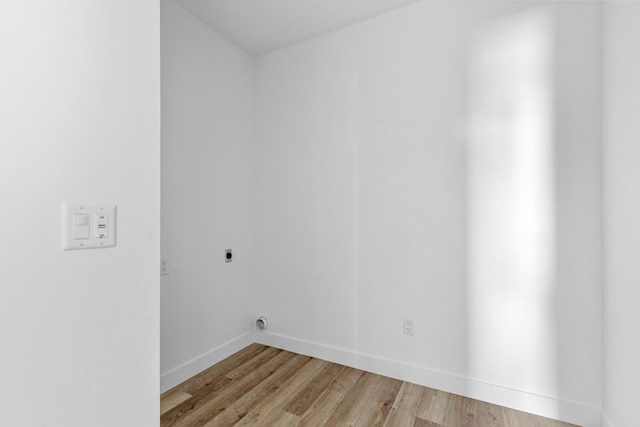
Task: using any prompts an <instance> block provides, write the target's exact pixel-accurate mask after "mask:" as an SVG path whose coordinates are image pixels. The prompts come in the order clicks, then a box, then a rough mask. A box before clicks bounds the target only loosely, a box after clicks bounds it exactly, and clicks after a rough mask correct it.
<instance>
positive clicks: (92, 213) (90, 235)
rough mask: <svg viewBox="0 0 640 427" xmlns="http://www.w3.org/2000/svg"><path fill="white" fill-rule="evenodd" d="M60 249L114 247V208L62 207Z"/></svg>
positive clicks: (75, 204)
mask: <svg viewBox="0 0 640 427" xmlns="http://www.w3.org/2000/svg"><path fill="white" fill-rule="evenodd" d="M62 210H63V212H62V218H63V223H62V227H63V231H62V249H64V250H71V249H89V248H106V247H110V246H115V245H116V206H115V205H93V204H87V203H65V204H63V206H62Z"/></svg>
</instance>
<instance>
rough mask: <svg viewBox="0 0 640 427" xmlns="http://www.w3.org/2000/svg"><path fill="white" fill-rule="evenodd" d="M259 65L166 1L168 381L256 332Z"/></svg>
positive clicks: (164, 342)
mask: <svg viewBox="0 0 640 427" xmlns="http://www.w3.org/2000/svg"><path fill="white" fill-rule="evenodd" d="M251 73H252V68H251V58H250V57H249V56H248V55H247V54H246V53H244V52H243V51H241V50H240V49H239V48H237V47H236V46H234V45H232V44H231V43H230V42H228V41H227V40H225V39H224V38H222V37H221V36H220V35H218V34H217V33H215V32H214V31H213V30H211V29H210V28H209V27H207V26H205V25H204V24H203V23H202V22H201V21H199V20H198V19H197V18H195V17H194V16H193V15H192V14H190V13H189V12H187V11H186V10H185V9H183V8H182V7H181V6H179V5H177V4H176V3H175V2H173V1H171V0H166V1H163V2H162V255H163V257H167V258H168V261H169V272H170V274H169V275H167V276H163V277H162V312H161V319H162V327H161V334H162V336H161V348H162V350H161V354H162V357H161V373H162V376H163V377H162V389H163V390H164V389H166V388H168V387H171V386H173V385H175V384H177V383H179V382H181V381H183V380H185V379H187V378H189V377H190V376H192V375H194V374H195V373H197V372H198V371H199V370H201V369H204V368H206V367H208V366H210V365H211V364H213V363H215V362H217V361H218V360H220V359H221V358H223V357H225V356H227V355H228V353H229V352H233V351H234V350H237V349H239V348H241V347H242V346H243V345H246V344H248V343H249V342H250V341H251V336H250V334H249V332H250V330H251V315H250V311H249V307H248V305H247V300H248V299H249V298H250V296H251V294H250V290H249V286H250V284H251V281H250V274H251V266H252V236H253V234H252V222H251V217H252V212H251V209H252V201H251V191H250V186H251V183H252V171H251V167H250V163H251V157H250V156H251V152H250V143H251V132H252V121H251V120H252V117H251V112H252V74H251ZM227 248H231V249H232V250H233V254H234V258H233V261H232V262H231V263H229V264H225V262H224V255H225V252H224V251H225V249H227ZM229 341H231V343H229ZM185 364H186V366H183V365H185Z"/></svg>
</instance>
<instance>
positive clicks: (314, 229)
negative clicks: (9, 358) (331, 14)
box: [253, 2, 602, 419]
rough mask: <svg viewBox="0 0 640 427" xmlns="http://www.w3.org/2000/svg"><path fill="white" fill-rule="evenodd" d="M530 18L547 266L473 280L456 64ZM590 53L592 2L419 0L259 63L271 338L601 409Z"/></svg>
mask: <svg viewBox="0 0 640 427" xmlns="http://www.w3.org/2000/svg"><path fill="white" fill-rule="evenodd" d="M540 14H543V15H546V18H545V19H546V20H547V21H548V22H547V24H545V25H547V27H546V28H548V30H547V31H548V34H546V35H545V37H548V38H549V40H550V43H551V48H550V49H551V50H550V51H549V52H548V58H547V59H548V62H549V63H550V67H551V68H550V82H549V88H550V93H551V96H550V98H549V100H548V101H549V106H550V107H549V111H548V117H546V120H547V124H548V126H549V128H548V130H549V137H550V138H551V140H552V142H553V144H552V152H551V153H548V154H549V156H550V158H549V162H548V163H547V164H548V165H551V167H552V170H550V171H548V179H547V181H548V182H550V183H551V187H550V191H551V193H550V197H549V198H548V201H549V203H550V205H549V206H550V208H549V209H550V210H549V211H548V212H547V214H548V217H549V218H551V221H552V223H551V226H552V228H551V231H552V241H551V242H550V246H549V248H550V254H549V256H548V257H546V258H547V259H548V260H549V263H548V264H547V265H545V266H544V268H547V269H548V274H546V275H545V276H544V282H540V283H537V282H536V283H528V282H526V283H525V282H517V281H516V282H510V281H508V280H504V278H503V276H499V275H498V276H496V281H495V283H493V284H491V285H490V286H487V287H486V288H484V289H483V288H480V289H474V290H473V292H472V290H471V289H470V283H472V282H473V279H474V277H472V274H474V273H473V272H472V271H471V270H470V268H469V262H470V257H471V256H472V254H470V253H469V250H470V249H469V248H470V245H469V240H470V238H471V237H470V234H471V231H470V230H471V227H472V225H470V224H472V223H473V220H474V219H477V218H476V217H474V215H476V214H474V211H473V209H471V202H470V199H469V197H470V196H469V191H470V184H469V182H468V179H469V163H470V162H471V161H472V159H471V154H470V153H471V152H470V147H469V145H468V143H469V139H470V136H469V124H470V122H472V121H473V117H472V114H471V113H473V110H472V108H471V107H470V103H471V102H472V101H471V99H470V98H471V96H472V95H471V94H472V88H471V86H472V85H473V81H474V76H473V75H470V73H469V71H468V70H470V69H473V67H470V64H471V63H472V62H473V58H474V55H477V54H478V52H474V49H476V48H477V45H476V44H475V42H476V41H477V40H478V37H480V36H481V35H482V34H485V33H486V32H487V31H489V32H490V31H502V29H503V28H508V27H509V25H511V24H509V22H511V21H512V20H516V21H517V20H518V19H525V20H527V19H530V18H529V16H530V15H531V16H533V17H535V18H533V19H538V18H537V17H538V16H539V15H540ZM575 16H580V17H581V19H579V20H577V19H575ZM516 52H517V50H516ZM599 53H600V52H599V7H598V5H597V4H592V3H582V2H581V3H573V2H571V3H569V2H566V3H562V2H558V3H545V4H541V3H538V2H531V3H522V2H518V3H517V4H516V3H507V2H505V3H501V4H498V3H489V2H480V4H476V5H474V6H471V5H463V6H462V5H460V4H459V3H458V2H421V3H419V4H416V5H414V6H409V7H407V8H405V9H402V10H399V11H396V12H392V13H390V14H387V15H384V16H381V17H378V18H375V19H372V20H369V21H367V22H365V23H362V24H357V25H355V26H351V27H349V28H346V29H344V30H340V31H336V32H333V33H331V34H328V35H326V36H322V37H319V38H315V39H312V40H308V41H306V42H303V43H300V44H298V45H295V46H292V47H289V48H284V49H280V50H278V51H276V52H273V53H270V54H266V55H263V56H260V57H258V58H256V60H255V64H256V82H255V85H256V101H255V102H256V110H255V115H254V117H255V123H256V124H255V140H256V147H255V179H254V182H255V190H254V195H255V227H256V240H255V244H256V249H255V250H256V258H255V259H256V272H255V297H254V299H253V304H254V311H255V312H256V313H259V314H265V315H267V316H269V320H270V327H269V329H270V331H269V332H268V333H271V334H274V336H275V335H279V336H284V337H289V338H292V339H294V340H296V341H297V342H300V343H304V342H307V343H313V344H319V345H321V346H324V347H325V348H339V349H344V350H345V351H347V352H348V353H349V354H356V355H357V354H362V355H367V356H374V357H377V358H379V359H381V360H386V361H394V362H398V363H402V364H406V365H407V366H414V367H415V366H417V367H423V368H427V369H431V370H433V371H438V372H445V373H447V374H450V375H451V378H454V377H462V378H470V379H473V380H477V381H480V382H481V383H485V384H494V385H498V386H501V387H504V388H505V389H515V390H519V391H522V392H525V394H526V393H529V394H530V396H535V395H542V396H548V397H550V398H552V399H551V400H550V402H551V403H550V404H549V405H547V406H546V407H545V408H543V409H540V408H534V407H533V406H532V404H531V403H530V402H528V401H527V398H526V397H525V398H524V399H522V401H519V402H517V403H518V405H520V407H521V408H525V409H527V408H528V409H530V410H532V411H534V412H535V411H542V412H544V413H546V414H550V415H552V416H556V417H560V418H565V419H567V418H571V417H573V416H574V414H565V413H562V411H563V410H564V409H563V406H562V405H561V401H571V402H578V403H579V404H582V405H584V408H585V411H590V412H589V413H590V414H593V413H596V412H597V410H596V409H595V408H598V407H599V406H600V403H601V386H600V383H601V370H602V365H601V364H602V360H601V359H602V357H601V353H602V350H601V349H602V324H601V323H602V320H601V312H602V307H601V300H600V298H601V292H602V288H601V247H600V246H601V236H600V234H601V233H600V220H601V218H600V182H599V179H600V157H599V152H600V147H599V111H600V110H599V60H600V57H599ZM480 55H481V56H482V52H480ZM516 59H517V58H516ZM499 64H502V65H500V66H502V67H507V68H508V67H509V66H510V64H509V63H508V62H507V63H500V62H499ZM498 101H500V100H498ZM505 105H507V106H508V104H505ZM498 107H499V105H498ZM503 111H504V115H505V117H507V122H508V120H510V119H509V118H510V117H511V116H510V114H511V113H510V111H511V110H508V109H507V110H503ZM507 124H508V125H509V126H511V125H519V123H517V122H513V121H512V122H508V123H507ZM545 200H547V199H545ZM535 220H536V216H535V214H534V217H533V220H532V221H533V222H530V223H526V222H525V224H524V226H525V227H527V226H529V225H530V224H534V223H535ZM528 224H529V225H528ZM490 231H491V230H489V236H491V233H490ZM496 231H497V230H496ZM511 243H514V242H513V241H512V242H511ZM515 245H516V246H515V247H513V249H514V250H516V251H517V250H518V247H519V243H518V241H515ZM499 261H500V260H495V259H494V264H495V267H496V268H498V270H497V272H498V273H500V271H499V269H500V268H501V264H500V262H499ZM514 265H515V264H514V263H513V262H512V261H511V260H509V259H505V260H504V268H505V269H509V268H513V267H514ZM534 268H535V266H534ZM504 277H511V276H508V275H506V276H504ZM516 277H517V276H516ZM540 280H542V279H540ZM530 286H534V288H530ZM535 286H545V287H546V289H548V291H546V292H538V289H537V288H535ZM533 298H536V299H535V300H533ZM529 300H531V301H532V302H531V304H528V303H527V301H529ZM512 301H515V303H516V305H513V304H512V303H511V302H512ZM533 301H535V302H533ZM473 307H476V308H477V307H480V309H479V310H475V311H474V312H475V313H480V315H479V316H480V317H474V318H472V317H471V314H470V313H472V308H473ZM514 307H525V308H526V310H519V309H516V310H514ZM403 316H410V317H412V318H414V320H415V335H414V336H412V337H410V336H406V335H403V334H402V318H403ZM489 316H491V317H490V318H489ZM470 322H485V323H487V324H489V325H492V324H493V325H499V324H502V325H503V326H502V327H501V329H488V330H479V329H478V328H477V324H476V323H470ZM509 326H511V329H509ZM505 331H506V332H505ZM472 335H473V336H472ZM538 342H540V343H542V345H540V346H535V345H532V343H538ZM472 345H474V346H476V348H481V347H478V346H484V347H483V348H482V349H483V352H482V354H481V355H480V354H478V352H477V351H474V349H473V348H472ZM301 347H302V348H304V345H303V346H301ZM487 347H488V348H487ZM532 351H534V352H537V353H534V354H532V353H531V352H532ZM505 355H508V356H507V357H505ZM356 357H357V356H356ZM478 362H480V363H478ZM509 373H516V375H510V374H509ZM469 392H470V393H472V390H470V391H469ZM480 397H483V396H480ZM492 397H493V396H486V395H485V396H484V398H485V399H487V400H491V398H492ZM531 400H532V401H533V400H535V399H531ZM587 418H588V417H587ZM574 419H575V418H574ZM589 419H592V418H589Z"/></svg>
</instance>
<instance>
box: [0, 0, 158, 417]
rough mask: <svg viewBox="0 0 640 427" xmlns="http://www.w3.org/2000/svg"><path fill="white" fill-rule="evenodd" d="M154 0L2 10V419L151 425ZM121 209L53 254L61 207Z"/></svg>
mask: <svg viewBox="0 0 640 427" xmlns="http://www.w3.org/2000/svg"><path fill="white" fill-rule="evenodd" d="M159 14H160V11H159V5H158V4H157V3H154V2H133V3H132V2H129V1H126V0H114V1H103V2H82V1H71V0H61V1H56V2H49V1H38V0H36V1H30V2H24V1H19V0H15V1H14V0H8V1H2V2H0V117H1V119H0V121H1V124H0V205H1V206H2V208H1V214H0V218H1V219H2V221H1V222H0V242H1V243H0V264H1V266H0V336H1V337H2V345H1V347H2V349H1V350H0V377H2V381H0V401H2V404H0V418H1V419H2V424H3V425H8V426H9V425H10V426H16V427H22V426H24V427H33V426H48V427H69V426H71V427H81V426H105V427H106V426H125V425H136V426H151V425H156V423H157V419H158V411H159V403H158V391H159V379H158V372H159V290H160V288H159V282H160V281H159V278H158V259H159V256H160V57H159V54H160V36H159V32H160V28H159V16H160V15H159ZM65 201H76V202H78V201H79V202H92V203H114V204H116V205H117V206H118V218H117V227H118V229H117V246H116V247H114V248H108V249H91V250H80V251H67V252H63V251H62V249H61V248H62V246H61V244H62V218H61V213H62V203H63V202H65Z"/></svg>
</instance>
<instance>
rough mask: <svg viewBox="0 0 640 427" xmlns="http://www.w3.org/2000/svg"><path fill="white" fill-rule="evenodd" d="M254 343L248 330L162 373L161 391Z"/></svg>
mask: <svg viewBox="0 0 640 427" xmlns="http://www.w3.org/2000/svg"><path fill="white" fill-rule="evenodd" d="M252 343H253V333H252V332H246V333H244V334H242V335H240V336H238V337H236V338H233V339H232V340H229V341H227V342H226V343H224V344H222V345H219V346H218V347H216V348H214V349H213V350H210V351H208V352H206V353H204V354H202V355H200V356H198V357H196V358H194V359H192V360H190V361H188V362H186V363H183V364H182V365H180V366H178V367H176V368H173V369H171V370H169V371H167V372H165V373H163V374H160V393H164V392H165V391H167V390H170V389H171V388H173V387H175V386H177V385H178V384H180V383H182V382H184V381H186V380H188V379H189V378H191V377H193V376H194V375H196V374H198V373H200V372H202V371H204V370H205V369H207V368H209V367H210V366H212V365H215V364H216V363H218V362H220V361H221V360H223V359H226V358H227V357H229V356H231V355H232V354H234V353H237V352H238V351H240V350H242V349H243V348H245V347H246V346H248V345H250V344H252Z"/></svg>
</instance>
